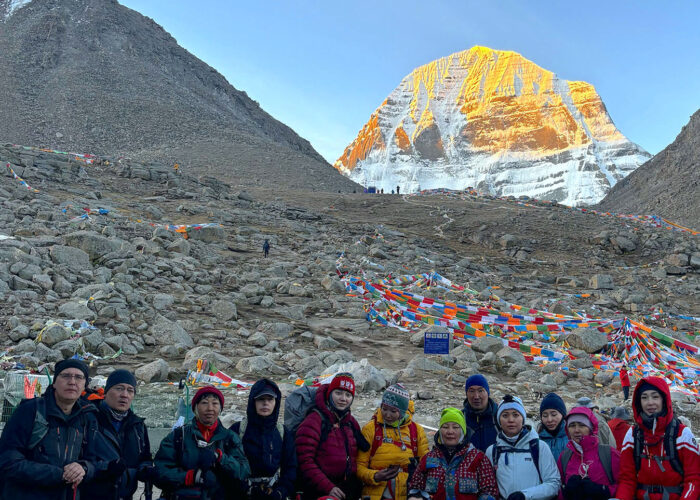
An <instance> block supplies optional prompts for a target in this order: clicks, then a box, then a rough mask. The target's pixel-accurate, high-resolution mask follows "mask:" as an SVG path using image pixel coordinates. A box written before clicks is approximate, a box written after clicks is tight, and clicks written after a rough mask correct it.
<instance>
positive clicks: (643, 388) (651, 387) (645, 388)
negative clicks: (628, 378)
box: [637, 380, 664, 397]
mask: <svg viewBox="0 0 700 500" xmlns="http://www.w3.org/2000/svg"><path fill="white" fill-rule="evenodd" d="M644 391H656V392H658V393H659V394H661V397H663V396H664V395H663V393H662V392H661V391H660V390H659V388H658V387H656V386H655V385H654V384H650V383H649V382H647V381H646V380H645V381H644V382H642V383H641V384H639V387H637V394H639V395H640V396H641V395H642V393H643V392H644Z"/></svg>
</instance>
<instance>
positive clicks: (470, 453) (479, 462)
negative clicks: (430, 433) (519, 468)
mask: <svg viewBox="0 0 700 500" xmlns="http://www.w3.org/2000/svg"><path fill="white" fill-rule="evenodd" d="M468 439H469V438H468V437H467V439H466V440H464V441H463V442H462V444H461V445H460V446H458V448H457V451H456V452H455V453H454V455H453V456H452V458H451V459H449V460H448V458H447V457H448V456H449V455H448V453H447V449H446V448H445V447H444V446H443V445H442V444H440V442H439V441H440V439H439V433H436V434H435V446H434V447H433V449H432V450H431V451H430V452H429V453H428V454H427V455H426V456H424V457H423V458H422V459H421V461H420V463H419V464H418V468H417V469H416V471H415V472H414V473H413V476H412V477H411V480H410V481H409V485H408V489H409V492H410V494H411V495H412V496H422V497H423V498H426V497H427V496H428V495H429V496H430V498H431V499H432V500H447V499H450V500H490V499H497V498H498V485H497V481H496V476H495V473H494V470H493V467H492V466H491V462H489V461H488V460H487V459H486V457H485V456H484V453H483V452H481V451H479V450H477V449H476V448H475V447H474V445H473V444H471V442H469V440H468ZM396 498H399V497H396Z"/></svg>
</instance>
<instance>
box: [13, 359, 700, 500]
mask: <svg viewBox="0 0 700 500" xmlns="http://www.w3.org/2000/svg"><path fill="white" fill-rule="evenodd" d="M88 381H89V373H88V368H87V366H86V365H85V364H84V363H82V362H81V361H79V360H76V359H68V360H64V361H61V362H59V363H57V364H56V367H55V373H54V377H53V381H52V384H51V385H50V387H49V388H48V389H47V390H46V392H45V393H44V395H43V396H41V397H38V398H34V399H30V400H26V401H24V402H22V403H21V404H20V405H19V406H18V408H17V409H16V411H15V412H14V414H13V415H12V417H11V418H10V420H9V421H8V423H7V424H6V426H5V429H4V431H3V433H2V436H1V437H0V477H2V485H1V486H0V487H1V488H2V489H1V494H0V498H2V499H21V498H26V499H47V500H49V499H51V500H53V499H56V500H59V499H60V500H65V499H74V500H75V499H78V498H83V499H93V498H95V499H131V498H132V497H133V496H134V494H135V492H136V490H137V486H138V483H139V482H144V483H145V484H146V491H148V490H149V486H150V485H155V486H157V487H158V488H160V489H161V490H162V498H165V499H196V498H197V499H251V500H283V499H300V500H317V499H325V500H358V499H363V500H364V499H370V500H384V499H402V500H404V499H407V500H431V499H432V500H489V499H493V500H546V499H554V498H557V499H561V500H584V499H586V500H598V499H601V500H604V499H611V498H615V499H621V500H696V499H698V498H699V496H700V455H699V453H698V446H697V443H696V442H695V439H694V438H693V435H692V433H691V432H690V430H689V429H688V428H687V427H685V426H684V425H683V424H682V423H679V421H678V420H677V419H676V418H674V415H673V408H672V405H671V394H670V391H669V388H668V385H667V384H666V383H665V381H664V380H663V379H661V378H657V377H647V378H643V379H641V380H640V381H639V382H638V383H637V385H636V388H635V390H634V394H633V396H632V410H633V414H634V423H633V425H631V426H630V425H629V424H627V423H626V422H625V415H624V409H623V408H619V409H618V410H619V411H617V412H616V413H617V415H616V417H617V418H615V419H613V420H611V424H612V423H613V422H614V421H615V420H619V421H620V425H615V428H614V429H612V430H611V429H610V427H609V426H608V423H607V422H606V420H605V419H604V418H602V417H600V414H599V413H598V412H597V411H596V408H595V407H594V405H593V403H592V402H591V401H590V399H588V398H582V399H580V400H579V401H578V406H576V407H574V408H572V409H570V410H568V411H567V408H566V405H565V404H564V401H563V400H562V398H561V397H559V396H558V395H557V394H554V393H550V394H548V395H547V396H545V397H544V399H543V400H542V402H541V404H540V411H539V414H540V415H539V416H540V423H539V426H538V427H537V428H534V425H532V424H529V423H528V422H529V421H528V418H527V414H526V411H525V407H524V405H523V403H522V401H521V400H520V399H519V398H518V397H517V396H514V395H506V396H505V397H504V398H503V399H502V401H501V402H500V403H498V404H497V403H496V402H494V401H493V400H492V399H491V397H490V390H489V384H488V381H487V380H486V378H485V377H484V376H482V375H479V374H476V375H472V376H471V377H469V378H468V379H467V381H466V385H465V391H466V399H465V400H464V405H463V408H462V409H459V408H453V407H450V408H445V409H444V410H443V411H442V414H441V417H440V423H439V428H438V430H437V432H436V433H435V435H434V438H433V439H432V441H433V442H432V445H431V443H430V442H429V440H428V437H427V435H426V432H425V430H424V428H423V427H422V426H421V425H420V424H418V423H417V422H415V420H414V418H413V417H414V410H415V408H414V402H413V401H412V400H411V397H410V394H409V392H408V391H407V390H406V389H405V388H404V387H403V386H402V385H400V384H395V385H392V386H390V387H389V388H387V389H386V390H385V392H384V394H383V396H382V400H381V404H380V406H379V407H378V408H377V409H376V411H375V412H374V414H373V416H372V418H371V419H370V421H369V422H368V423H367V424H366V425H364V427H360V425H359V424H358V422H357V420H356V419H355V417H354V416H353V415H352V412H351V407H352V403H353V400H354V398H355V381H354V379H353V377H352V375H350V374H349V373H340V374H337V375H335V376H334V377H333V379H332V381H331V382H330V383H329V384H325V385H322V386H320V387H319V388H317V389H316V390H315V392H314V393H313V398H311V399H310V400H309V401H308V408H306V409H305V412H304V415H303V418H302V420H301V421H300V423H298V425H296V426H287V427H285V426H283V425H282V423H281V422H280V410H281V405H282V394H281V392H280V389H279V387H278V386H277V385H276V384H275V383H274V382H273V381H271V380H268V379H261V380H259V381H257V382H256V383H255V384H254V385H253V386H252V388H251V390H250V394H249V398H248V406H247V410H246V416H245V418H244V419H243V420H242V421H241V422H237V423H235V424H234V425H232V426H231V427H230V428H226V427H225V426H224V425H223V424H222V422H221V420H220V419H219V416H220V414H221V411H222V409H223V408H224V405H225V399H224V395H223V393H222V392H221V391H220V390H219V389H217V388H216V387H212V386H206V387H202V388H200V389H199V390H198V391H197V392H196V394H195V395H194V397H193V398H192V401H191V407H192V411H193V414H194V418H193V419H192V420H191V421H190V422H187V423H185V425H183V426H181V427H178V428H175V429H174V430H173V431H171V432H170V433H169V434H168V435H167V436H166V437H165V438H164V439H163V440H162V442H161V443H160V446H159V448H158V450H157V452H156V454H155V457H152V455H151V448H150V442H149V437H148V430H147V428H146V426H145V424H144V420H143V419H142V418H139V417H138V416H137V415H135V414H134V412H133V411H132V409H131V403H132V401H133V399H134V396H135V394H136V391H137V384H136V379H135V378H134V376H133V374H132V373H130V372H129V371H126V370H115V371H113V372H112V373H111V374H110V375H109V377H108V379H107V382H106V385H105V387H104V397H103V398H99V397H97V398H93V397H86V396H85V388H86V387H87V384H88ZM623 424H624V425H623ZM625 425H626V426H627V428H625ZM604 435H605V436H606V437H605V438H604V437H603V436H604ZM147 498H148V497H147Z"/></svg>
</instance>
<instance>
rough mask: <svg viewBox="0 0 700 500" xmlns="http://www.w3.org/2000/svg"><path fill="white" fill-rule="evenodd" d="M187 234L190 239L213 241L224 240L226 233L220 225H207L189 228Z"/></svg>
mask: <svg viewBox="0 0 700 500" xmlns="http://www.w3.org/2000/svg"><path fill="white" fill-rule="evenodd" d="M187 236H188V237H189V239H191V240H196V241H203V242H205V243H215V242H217V241H224V238H225V237H226V234H225V233H224V228H223V227H221V226H209V227H203V228H201V229H193V230H190V231H188V232H187Z"/></svg>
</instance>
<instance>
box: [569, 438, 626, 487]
mask: <svg viewBox="0 0 700 500" xmlns="http://www.w3.org/2000/svg"><path fill="white" fill-rule="evenodd" d="M573 454H574V452H573V451H571V449H570V448H568V447H567V448H564V451H562V452H561V457H559V460H561V470H562V472H563V474H566V466H567V465H568V464H569V460H571V457H572V456H573ZM598 459H599V460H600V463H601V464H602V465H603V469H605V475H606V476H607V477H608V484H615V483H616V482H617V481H615V479H614V478H613V472H612V452H611V451H610V446H608V445H607V444H600V443H599V444H598Z"/></svg>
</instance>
